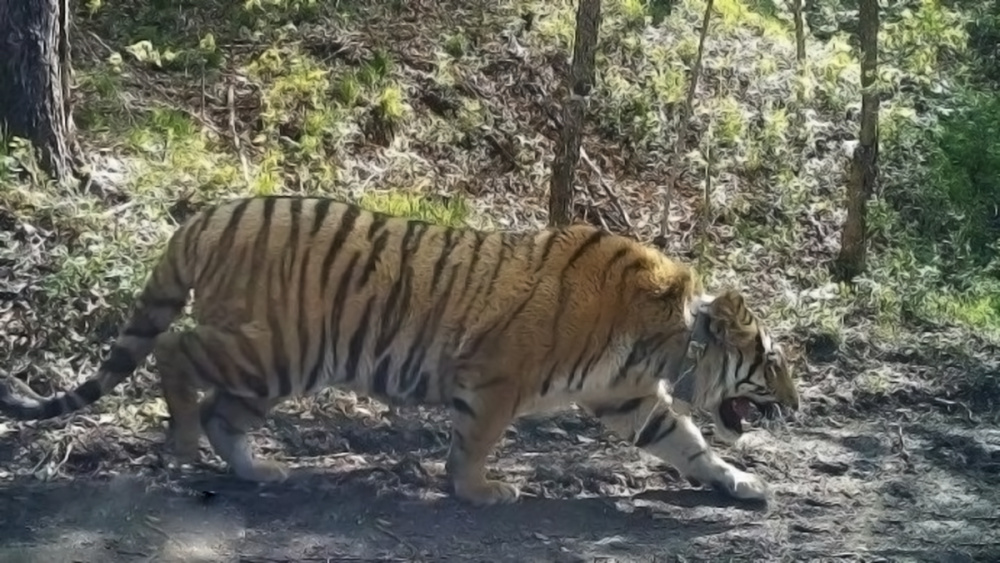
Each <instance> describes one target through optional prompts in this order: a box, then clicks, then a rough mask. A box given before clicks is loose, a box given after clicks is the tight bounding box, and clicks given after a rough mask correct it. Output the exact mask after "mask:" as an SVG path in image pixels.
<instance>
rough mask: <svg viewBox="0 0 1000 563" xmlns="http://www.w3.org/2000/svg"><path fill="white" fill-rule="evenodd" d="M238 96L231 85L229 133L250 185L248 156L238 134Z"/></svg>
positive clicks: (227, 95)
mask: <svg viewBox="0 0 1000 563" xmlns="http://www.w3.org/2000/svg"><path fill="white" fill-rule="evenodd" d="M235 99H236V96H235V95H234V93H233V85H232V84H230V85H229V88H228V89H227V90H226V105H227V106H229V132H230V133H231V134H232V136H233V146H234V147H235V148H236V154H238V155H239V156H240V164H241V165H242V168H243V181H244V182H246V183H247V185H248V186H249V185H250V166H249V165H248V164H247V155H246V154H245V153H244V152H243V147H242V146H241V145H240V135H239V133H237V132H236V101H235Z"/></svg>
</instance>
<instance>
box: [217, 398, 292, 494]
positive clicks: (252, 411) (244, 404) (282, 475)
mask: <svg viewBox="0 0 1000 563" xmlns="http://www.w3.org/2000/svg"><path fill="white" fill-rule="evenodd" d="M276 402H277V401H276V400H275V399H253V398H247V397H240V396H236V395H230V394H227V393H225V392H216V393H213V394H212V395H211V396H208V397H206V398H205V400H204V401H202V405H201V424H202V426H203V427H204V428H205V433H206V434H208V441H209V442H210V443H211V444H212V449H213V450H215V453H217V454H219V457H221V458H222V459H223V460H225V461H226V463H228V464H229V466H230V467H232V468H233V473H235V474H236V476H237V477H239V478H241V479H246V480H247V481H258V482H274V481H279V482H280V481H284V480H285V479H286V478H287V477H288V469H287V468H286V467H285V465H284V464H283V463H280V462H277V461H274V460H269V459H261V458H258V457H256V456H255V455H254V453H253V446H252V445H251V444H250V436H249V435H248V433H249V432H251V431H253V430H255V429H257V428H259V427H260V426H261V425H263V424H264V419H265V418H266V417H267V413H268V411H269V410H270V409H271V407H273V406H274V404H275V403H276Z"/></svg>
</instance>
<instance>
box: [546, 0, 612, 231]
mask: <svg viewBox="0 0 1000 563" xmlns="http://www.w3.org/2000/svg"><path fill="white" fill-rule="evenodd" d="M579 2H580V5H579V6H578V7H577V11H576V39H575V40H574V46H573V64H572V67H571V69H570V81H569V96H567V98H566V101H565V105H564V106H563V119H562V121H563V122H562V134H561V135H560V137H559V142H558V144H557V145H556V151H555V155H554V157H553V159H552V179H551V184H550V186H549V225H552V226H563V225H568V224H569V223H570V221H571V220H572V218H573V179H574V177H575V175H576V174H575V172H576V163H577V161H578V160H579V159H580V132H581V130H582V129H583V119H584V115H585V113H586V104H587V96H589V95H590V91H591V90H592V89H593V86H594V58H595V53H596V51H597V33H598V30H599V29H600V26H601V0H579Z"/></svg>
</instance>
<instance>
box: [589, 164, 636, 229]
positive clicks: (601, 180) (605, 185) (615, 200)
mask: <svg viewBox="0 0 1000 563" xmlns="http://www.w3.org/2000/svg"><path fill="white" fill-rule="evenodd" d="M580 158H581V159H582V160H583V161H584V162H585V163H586V164H587V166H589V167H590V169H591V170H592V171H593V172H594V174H597V182H598V183H599V184H600V185H601V187H602V188H603V189H604V195H606V196H607V197H608V199H610V200H611V205H614V206H615V210H617V211H618V214H619V215H621V218H622V221H624V222H625V225H626V227H627V229H628V232H632V228H633V227H632V221H631V220H630V219H629V218H628V213H627V212H626V211H625V207H624V206H623V205H622V202H621V200H620V199H619V198H618V195H617V194H615V193H614V191H612V189H611V186H609V185H608V183H607V182H605V181H604V174H602V173H601V170H600V168H598V167H597V165H596V164H594V161H593V160H591V159H590V155H588V154H587V151H586V150H584V149H583V147H580Z"/></svg>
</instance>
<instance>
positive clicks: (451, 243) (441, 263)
mask: <svg viewBox="0 0 1000 563" xmlns="http://www.w3.org/2000/svg"><path fill="white" fill-rule="evenodd" d="M456 242H457V241H456V240H455V231H454V230H453V229H447V230H445V232H444V244H443V245H442V246H441V254H440V255H439V256H438V259H437V260H436V261H435V262H434V270H433V273H432V274H431V288H430V289H431V294H432V295H433V293H434V289H435V288H437V284H438V281H439V280H440V279H441V274H442V273H444V267H445V266H446V265H447V264H448V261H449V259H450V258H451V252H452V250H454V248H455V243H456ZM446 296H447V294H446Z"/></svg>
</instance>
